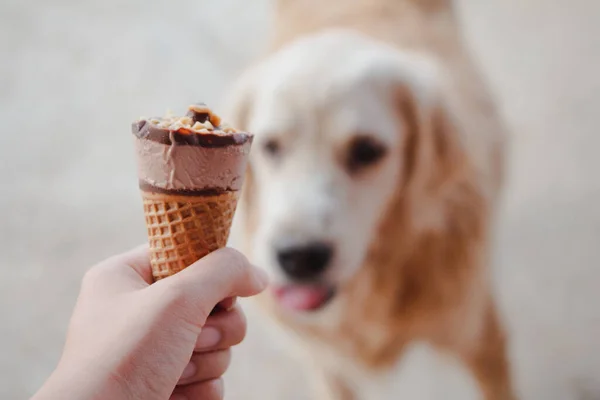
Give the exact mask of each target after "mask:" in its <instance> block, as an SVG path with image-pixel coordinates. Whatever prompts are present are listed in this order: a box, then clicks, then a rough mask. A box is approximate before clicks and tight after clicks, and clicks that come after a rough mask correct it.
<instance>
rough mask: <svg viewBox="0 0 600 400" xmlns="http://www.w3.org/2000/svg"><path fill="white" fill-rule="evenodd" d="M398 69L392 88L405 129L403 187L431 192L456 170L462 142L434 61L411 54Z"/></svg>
mask: <svg viewBox="0 0 600 400" xmlns="http://www.w3.org/2000/svg"><path fill="white" fill-rule="evenodd" d="M398 65H399V68H398V69H397V71H396V72H395V73H394V77H393V79H394V82H393V86H392V87H393V88H394V89H393V90H394V98H395V102H396V104H397V110H398V113H399V117H400V119H401V122H402V126H403V127H404V132H403V133H404V163H403V171H402V182H403V183H402V186H403V187H409V186H420V185H426V186H427V187H421V189H425V190H428V189H431V188H432V185H433V186H436V185H439V184H441V183H442V182H441V181H443V176H442V175H444V176H447V174H449V173H451V171H452V169H453V168H454V167H456V166H457V164H456V163H457V162H458V161H459V159H460V157H459V145H460V144H459V138H458V137H457V135H456V128H455V125H454V123H453V118H452V111H451V110H450V109H449V108H448V105H447V103H446V101H445V99H444V88H443V85H444V78H443V75H442V71H440V70H439V69H438V68H437V66H436V64H434V63H433V61H432V60H427V59H423V58H417V57H412V56H411V55H408V54H406V55H403V57H402V58H401V59H399V64H398ZM440 180H441V181H440Z"/></svg>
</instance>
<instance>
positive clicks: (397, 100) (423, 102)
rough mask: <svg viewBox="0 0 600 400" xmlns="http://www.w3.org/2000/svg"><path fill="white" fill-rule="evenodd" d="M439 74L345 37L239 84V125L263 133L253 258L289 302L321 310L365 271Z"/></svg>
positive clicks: (247, 199)
mask: <svg viewBox="0 0 600 400" xmlns="http://www.w3.org/2000/svg"><path fill="white" fill-rule="evenodd" d="M436 75H437V71H436V70H435V68H434V65H433V63H432V62H431V61H429V60H426V59H425V58H423V57H421V56H418V55H416V54H408V53H402V52H399V51H398V50H396V49H394V48H392V47H388V46H387V45H385V44H383V43H380V42H377V41H374V40H371V39H369V38H367V37H364V36H362V35H359V34H357V33H352V32H346V31H336V32H329V33H322V34H319V35H315V36H312V37H305V38H302V39H300V40H298V41H297V42H295V43H292V44H290V45H289V46H287V47H286V48H284V49H282V50H280V51H279V52H277V53H275V54H274V55H272V56H271V57H270V58H268V59H266V60H264V61H263V62H261V63H260V64H258V65H257V66H255V67H254V68H252V69H250V70H248V71H247V72H246V73H245V74H244V75H243V76H242V77H241V79H240V81H239V82H238V84H237V85H236V86H235V87H234V92H233V96H232V97H233V98H232V99H231V100H232V102H231V105H233V108H232V110H231V111H232V112H231V113H230V118H231V120H232V122H233V123H234V124H235V125H236V126H237V127H239V128H242V129H245V130H248V131H250V132H252V133H254V134H255V141H254V145H253V150H252V154H251V161H250V170H249V171H248V176H247V181H246V185H245V192H246V193H245V194H244V197H243V200H242V204H240V213H242V216H241V221H242V223H243V224H245V235H246V245H245V247H244V251H245V252H246V253H247V254H248V255H249V256H250V258H251V259H252V261H253V262H254V263H256V264H257V265H260V266H263V267H265V268H266V269H267V270H268V272H269V273H270V275H271V278H272V282H273V292H272V293H273V294H274V296H275V298H276V299H277V301H278V302H279V304H281V305H283V306H285V307H286V308H288V309H293V310H296V311H308V310H317V309H321V308H323V307H324V306H325V305H326V304H327V303H328V301H329V300H330V299H332V298H333V297H334V296H335V293H336V291H337V290H338V289H339V288H340V287H342V286H343V285H344V284H345V283H346V282H348V281H349V279H351V278H352V277H353V276H354V275H355V274H356V272H357V271H358V270H359V268H360V267H361V265H362V264H363V262H364V259H365V257H366V255H367V252H368V250H369V247H370V246H371V245H372V242H373V238H374V237H376V231H377V229H378V227H379V225H380V224H381V220H382V218H385V210H386V207H388V206H389V203H390V200H391V199H392V197H393V196H394V194H395V193H396V192H397V189H398V188H399V186H401V185H402V182H403V180H404V179H406V177H407V176H408V171H407V168H410V165H411V163H410V161H411V160H410V159H412V158H414V157H416V155H415V154H413V153H412V152H414V151H415V150H414V148H413V147H412V146H411V143H410V140H409V139H410V136H411V134H413V133H414V132H411V130H412V129H413V128H414V125H415V123H416V122H415V120H416V119H419V118H421V117H420V116H419V115H417V114H422V113H426V112H427V111H426V109H427V108H428V107H429V106H428V104H430V103H431V102H433V101H434V100H433V97H435V96H434V95H433V91H434V90H435V87H436V83H435V82H436Z"/></svg>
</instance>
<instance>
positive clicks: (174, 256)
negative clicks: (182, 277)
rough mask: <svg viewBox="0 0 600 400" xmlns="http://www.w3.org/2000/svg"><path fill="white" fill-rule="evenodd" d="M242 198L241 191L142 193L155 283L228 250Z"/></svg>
mask: <svg viewBox="0 0 600 400" xmlns="http://www.w3.org/2000/svg"><path fill="white" fill-rule="evenodd" d="M238 197H239V194H238V192H237V191H231V192H225V193H222V194H219V195H212V196H180V195H171V194H163V193H152V192H145V191H142V198H143V201H144V213H145V215H146V226H147V228H148V241H149V243H150V261H151V264H152V275H153V277H154V280H159V279H162V278H166V277H168V276H171V275H173V274H175V273H177V272H179V271H181V270H182V269H184V268H186V267H188V266H189V265H191V264H193V263H194V262H196V261H197V260H199V259H200V258H202V257H204V256H205V255H207V254H208V253H210V252H212V251H215V250H217V249H219V248H222V247H225V245H226V244H227V239H228V238H229V232H230V230H231V223H232V221H233V215H234V213H235V209H236V206H237V202H238Z"/></svg>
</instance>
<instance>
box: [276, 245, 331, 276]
mask: <svg viewBox="0 0 600 400" xmlns="http://www.w3.org/2000/svg"><path fill="white" fill-rule="evenodd" d="M332 256H333V248H332V247H331V246H330V245H328V244H325V243H320V242H315V243H311V244H309V245H305V246H294V247H287V248H284V249H280V250H279V251H278V252H277V260H278V261H279V265H280V266H281V268H282V269H283V270H284V271H285V273H286V274H287V275H288V276H289V277H290V278H293V279H298V280H310V279H312V278H316V277H317V276H318V275H320V274H321V273H322V272H323V271H325V269H326V268H327V264H329V261H331V258H332Z"/></svg>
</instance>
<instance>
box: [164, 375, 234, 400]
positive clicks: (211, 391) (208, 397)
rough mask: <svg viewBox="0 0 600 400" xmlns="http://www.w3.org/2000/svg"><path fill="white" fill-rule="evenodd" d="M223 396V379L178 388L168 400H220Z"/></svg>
mask: <svg viewBox="0 0 600 400" xmlns="http://www.w3.org/2000/svg"><path fill="white" fill-rule="evenodd" d="M223 395H224V385H223V379H221V378H219V379H213V380H210V381H207V382H200V383H194V384H191V385H186V386H178V387H176V388H175V390H174V391H173V394H172V395H171V397H170V399H169V400H191V399H202V400H222V399H223Z"/></svg>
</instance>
